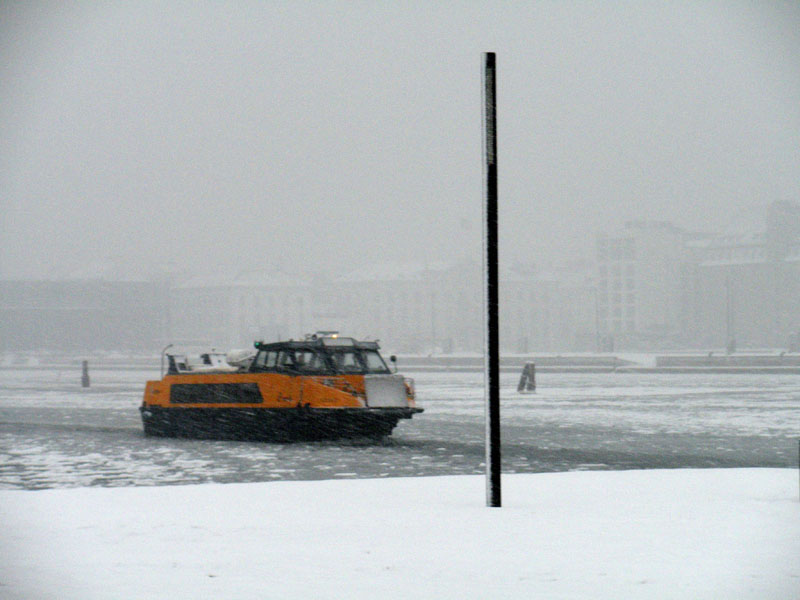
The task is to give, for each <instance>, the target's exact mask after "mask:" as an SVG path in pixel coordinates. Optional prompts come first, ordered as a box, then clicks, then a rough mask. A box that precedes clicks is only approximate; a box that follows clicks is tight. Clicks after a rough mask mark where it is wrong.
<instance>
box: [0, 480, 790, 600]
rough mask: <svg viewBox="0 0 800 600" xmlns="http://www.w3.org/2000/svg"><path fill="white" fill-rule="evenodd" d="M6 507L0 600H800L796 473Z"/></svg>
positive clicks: (297, 489) (65, 499)
mask: <svg viewBox="0 0 800 600" xmlns="http://www.w3.org/2000/svg"><path fill="white" fill-rule="evenodd" d="M503 497H504V506H503V508H499V509H498V508H486V507H485V505H484V478H483V477H481V476H451V477H415V478H393V479H361V480H350V481H314V482H309V481H285V482H269V483H250V484H226V485H221V484H206V485H191V486H163V487H131V488H73V489H55V490H43V491H19V490H6V491H0V522H2V529H3V534H2V537H1V538H0V540H2V541H0V552H1V554H2V560H1V561H0V597H1V598H4V599H9V600H36V599H50V598H52V599H64V600H67V599H80V600H90V599H108V598H114V599H126V598H131V599H145V598H169V599H171V600H176V599H180V598H187V599H192V600H194V599H198V598H237V599H248V598H254V599H255V598H258V599H259V600H261V599H265V598H281V599H287V598H289V599H290V598H315V599H324V598H342V599H345V598H346V599H348V600H358V599H361V598H363V599H372V598H403V599H411V598H426V599H427V598H437V599H443V598H458V599H463V598H526V599H527V598H545V599H554V598H563V599H576V598H591V599H593V600H599V599H603V598H608V599H614V600H618V599H620V598H626V599H629V598H643V599H644V598H646V599H648V600H651V599H654V598H676V599H678V598H680V599H686V598H692V599H695V600H697V599H704V598H715V599H716V598H726V599H727V598H736V599H750V598H752V599H765V600H766V599H769V600H777V599H783V598H785V599H787V600H788V599H796V598H798V596H799V595H800V560H798V557H800V501H799V500H798V473H797V471H796V470H793V469H710V470H690V469H680V470H651V471H616V472H571V473H542V474H525V475H509V476H506V477H504V479H503Z"/></svg>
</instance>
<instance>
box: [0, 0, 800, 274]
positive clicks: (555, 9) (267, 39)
mask: <svg viewBox="0 0 800 600" xmlns="http://www.w3.org/2000/svg"><path fill="white" fill-rule="evenodd" d="M162 4H165V5H162ZM487 50H492V51H496V52H497V53H498V71H499V117H498V119H499V134H500V140H499V160H500V162H499V172H500V194H501V195H500V203H501V228H502V229H501V236H502V238H503V243H502V247H501V252H502V254H501V260H511V259H517V260H531V261H536V260H540V259H547V258H552V257H553V256H558V255H562V254H570V255H572V254H574V253H579V252H588V251H589V250H590V249H591V242H592V240H593V238H594V234H595V232H596V231H597V230H600V229H609V228H612V227H614V226H616V225H619V224H621V223H622V222H624V221H625V220H629V219H634V218H648V219H666V220H672V221H675V222H676V223H678V224H680V225H684V226H686V227H690V228H694V229H700V230H724V229H726V228H730V227H734V228H738V229H741V228H747V227H750V228H758V227H760V226H761V223H760V219H761V218H762V213H763V208H764V206H765V205H766V204H768V203H769V202H770V201H772V200H776V199H792V200H798V199H800V5H798V4H797V3H794V2H786V3H764V2H753V3H737V2H727V3H698V2H686V3H676V2H664V3H647V2H641V3H625V4H622V3H620V4H612V3H599V2H598V3H590V2H580V3H572V4H571V3H564V2H530V3H500V2H493V3H484V5H483V6H478V3H472V2H470V3H456V2H443V3H439V4H438V5H436V6H435V7H430V6H428V5H427V3H408V2H406V3H388V2H386V3H384V2H369V3H352V2H348V3H344V2H342V3H334V2H315V3H299V2H291V3H289V2H287V3H262V2H252V3H230V4H222V3H194V2H192V3H116V2H114V3H107V4H102V5H99V4H97V3H75V4H70V5H61V4H59V3H42V4H35V5H32V4H29V3H3V4H2V5H0V209H2V220H1V221H0V227H1V228H2V229H0V234H1V235H2V237H0V276H2V277H20V276H24V277H47V276H63V275H65V274H68V273H71V272H75V270H76V269H79V268H80V267H81V266H82V265H85V264H88V263H92V262H94V261H98V260H99V261H103V260H107V259H112V260H117V261H120V262H121V263H122V264H124V265H126V266H127V267H129V268H130V271H131V273H133V274H137V275H146V274H147V273H149V272H151V271H152V270H153V269H154V268H155V267H157V266H158V265H159V264H160V263H166V262H167V261H168V260H172V261H173V264H174V265H175V266H176V267H179V268H188V269H194V270H197V271H199V272H208V271H211V270H213V269H214V268H215V267H216V266H217V265H219V264H223V265H227V266H232V265H236V264H237V263H239V264H243V265H246V266H248V267H252V266H258V265H261V264H265V265H276V264H277V265H282V266H284V267H287V268H297V267H300V268H311V269H324V268H330V269H333V270H334V271H336V272H342V271H346V270H348V269H349V268H350V267H355V266H361V265H365V264H368V263H370V262H374V261H377V260H386V259H390V260H398V261H406V260H427V259H433V258H438V257H443V258H452V257H460V256H465V255H468V256H472V257H474V258H475V259H476V260H479V258H480V231H481V229H480V216H481V213H480V211H481V160H482V157H481V140H480V135H481V129H480V53H481V52H483V51H487Z"/></svg>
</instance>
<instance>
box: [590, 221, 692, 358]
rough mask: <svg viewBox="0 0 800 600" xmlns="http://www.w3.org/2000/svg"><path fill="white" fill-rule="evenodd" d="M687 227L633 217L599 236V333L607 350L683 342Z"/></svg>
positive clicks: (654, 346) (647, 347)
mask: <svg viewBox="0 0 800 600" xmlns="http://www.w3.org/2000/svg"><path fill="white" fill-rule="evenodd" d="M684 235H685V234H684V232H683V230H681V229H679V228H678V227H675V226H674V225H672V224H671V223H667V222H663V221H631V222H628V223H626V224H625V227H624V228H623V229H622V230H620V231H618V232H616V233H614V234H610V235H608V234H607V235H601V236H599V237H598V239H597V246H596V248H597V255H596V256H597V323H598V336H599V338H600V339H602V340H606V343H605V344H604V345H605V346H606V348H604V349H607V350H611V349H613V348H614V347H617V348H621V347H625V348H628V349H666V348H669V347H672V346H678V345H680V343H681V337H682V336H681V309H682V295H683V272H682V267H683V263H684V262H685V259H686V251H685V248H684Z"/></svg>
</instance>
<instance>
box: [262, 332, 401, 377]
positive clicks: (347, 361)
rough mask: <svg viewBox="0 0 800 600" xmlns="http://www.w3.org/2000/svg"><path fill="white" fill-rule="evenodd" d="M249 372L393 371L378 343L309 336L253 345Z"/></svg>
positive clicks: (350, 373)
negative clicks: (254, 354) (381, 352)
mask: <svg viewBox="0 0 800 600" xmlns="http://www.w3.org/2000/svg"><path fill="white" fill-rule="evenodd" d="M255 347H256V350H257V353H256V356H255V359H254V360H253V362H252V363H251V365H250V372H252V373H263V372H275V373H285V374H295V375H297V374H301V375H388V374H391V373H392V370H391V369H389V367H388V366H387V365H386V363H385V362H384V360H383V358H382V357H381V355H380V353H379V352H378V349H379V346H378V342H364V341H357V340H354V339H353V338H349V337H338V336H316V335H314V336H309V337H307V338H306V339H305V340H300V341H294V340H290V341H287V342H273V343H269V344H265V343H263V342H256V343H255Z"/></svg>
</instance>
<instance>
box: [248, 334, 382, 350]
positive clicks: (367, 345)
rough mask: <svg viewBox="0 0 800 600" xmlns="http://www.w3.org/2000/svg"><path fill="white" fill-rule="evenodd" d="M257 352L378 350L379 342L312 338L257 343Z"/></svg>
mask: <svg viewBox="0 0 800 600" xmlns="http://www.w3.org/2000/svg"><path fill="white" fill-rule="evenodd" d="M253 346H255V348H256V350H280V349H283V348H331V349H335V348H360V349H363V350H378V349H379V348H380V346H379V345H378V342H377V341H359V340H356V339H354V338H351V337H340V336H311V337H307V338H306V339H304V340H288V341H283V342H269V343H265V342H255V343H254V344H253Z"/></svg>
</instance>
